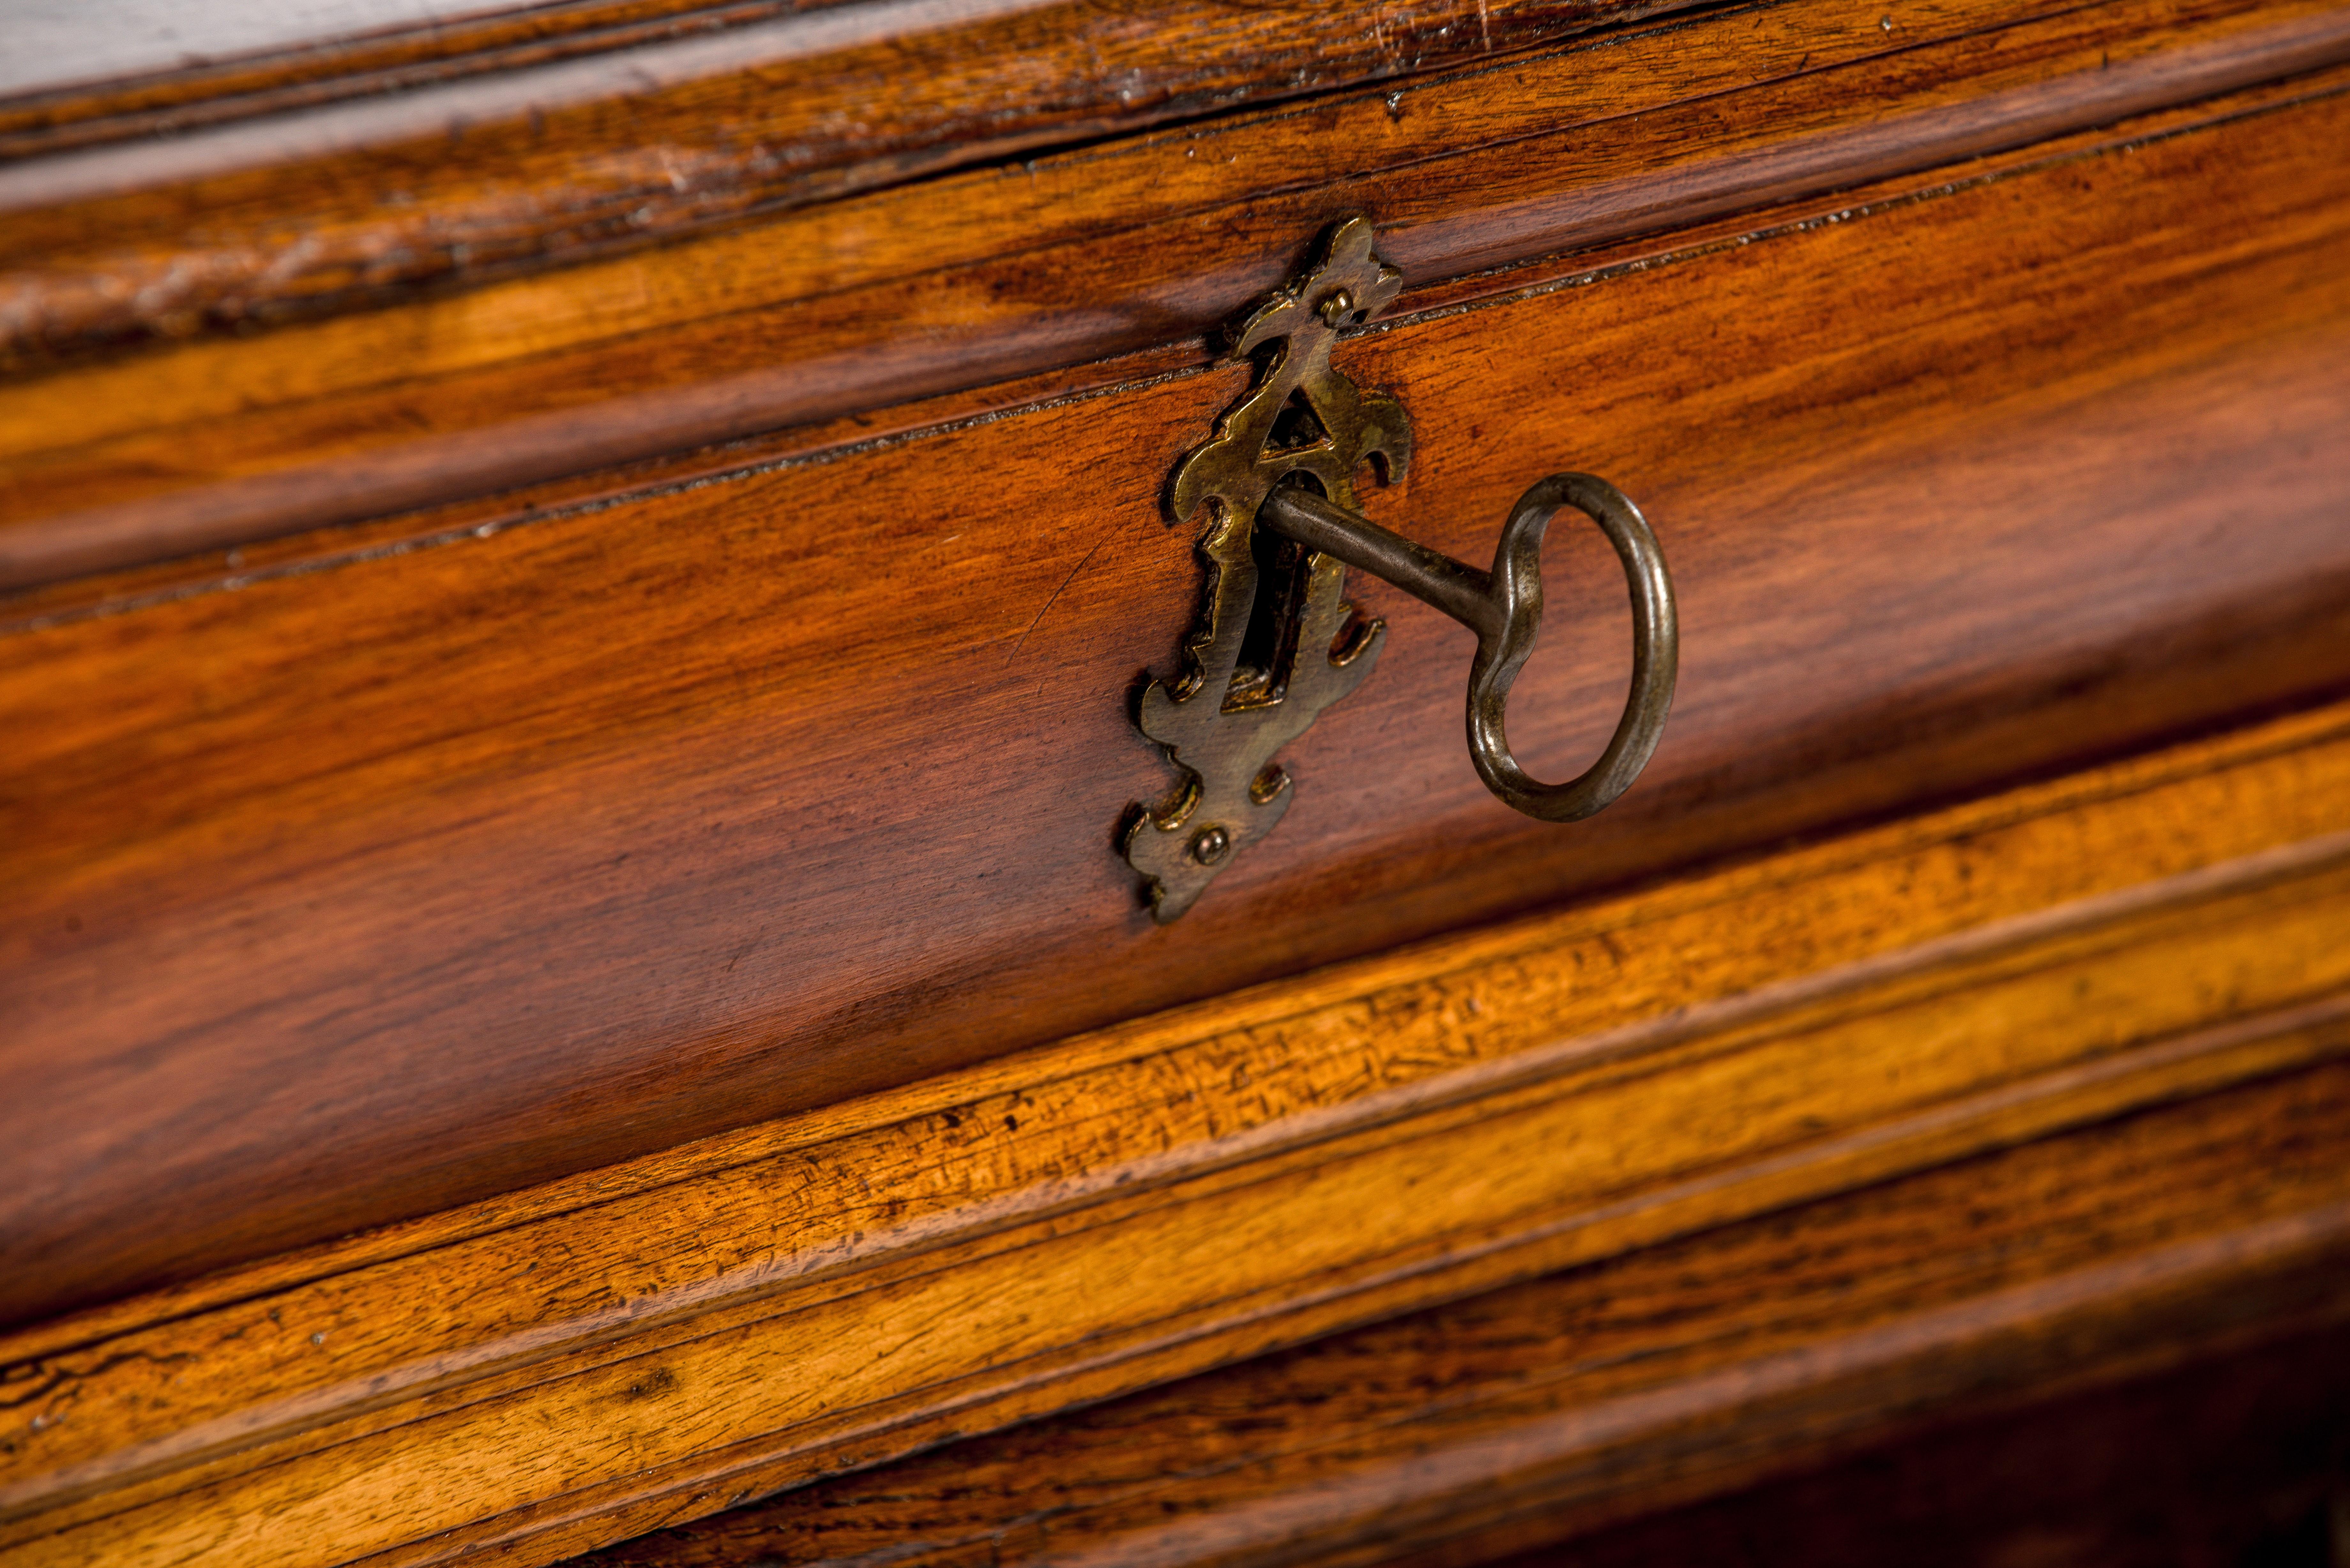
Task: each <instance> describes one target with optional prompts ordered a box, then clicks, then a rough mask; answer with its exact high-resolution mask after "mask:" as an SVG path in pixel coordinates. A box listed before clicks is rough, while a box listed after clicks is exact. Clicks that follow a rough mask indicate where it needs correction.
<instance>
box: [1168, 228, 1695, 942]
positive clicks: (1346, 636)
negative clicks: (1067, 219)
mask: <svg viewBox="0 0 2350 1568" xmlns="http://www.w3.org/2000/svg"><path fill="white" fill-rule="evenodd" d="M1371 242H1372V233H1371V225H1370V223H1369V221H1368V220H1367V219H1365V218H1361V217H1354V218H1349V219H1347V220H1346V221H1345V222H1344V223H1339V224H1338V225H1337V226H1336V227H1335V228H1334V229H1332V230H1331V231H1330V233H1329V234H1327V235H1326V236H1325V238H1324V240H1323V243H1322V245H1321V248H1320V254H1319V255H1318V257H1317V258H1316V260H1315V264H1314V265H1313V266H1311V267H1310V268H1308V269H1307V271H1306V273H1305V275H1304V276H1303V277H1301V278H1300V279H1299V280H1298V281H1297V282H1296V283H1295V284H1293V285H1292V286H1289V287H1288V288H1285V289H1283V290H1281V291H1280V292H1278V293H1276V294H1274V296H1272V297H1270V298H1269V299H1267V300H1266V301H1265V302H1264V303H1263V304H1262V305H1260V306H1258V307H1257V308H1256V309H1255V310H1254V311H1253V312H1252V313H1251V314H1250V316H1249V317H1248V318H1247V320H1246V321H1245V322H1243V324H1242V327H1241V329H1240V331H1239V332H1238V334H1237V335H1236V336H1235V337H1234V340H1233V346H1232V358H1255V359H1256V360H1257V363H1258V372H1257V375H1256V378H1255V380H1254V381H1253V384H1252V385H1251V386H1250V388H1249V389H1248V391H1247V392H1246V393H1245V394H1243V396H1242V398H1241V400H1239V401H1238V402H1236V403H1234V404H1233V405H1232V408H1230V409H1229V410H1225V412H1224V414H1223V416H1222V418H1220V419H1219V420H1218V421H1216V427H1215V433H1214V435H1213V437H1212V438H1211V440H1210V441H1207V442H1206V443H1204V444H1203V445H1201V446H1199V447H1197V448H1194V449H1193V450H1192V451H1191V452H1189V453H1187V454H1186V455H1185V456H1184V458H1183V460H1182V462H1180V463H1179V464H1178V465H1177V466H1176V469H1175V473H1174V477H1173V479H1172V482H1171V483H1170V485H1169V487H1168V510H1169V512H1170V514H1172V516H1173V518H1174V520H1175V521H1176V522H1178V523H1182V522H1187V521H1190V520H1191V518H1193V517H1194V516H1196V515H1198V514H1200V513H1201V511H1202V510H1203V509H1204V510H1205V511H1206V512H1207V514H1208V519H1209V527H1208V532H1207V535H1206V537H1205V539H1204V540H1203V541H1202V542H1201V555H1203V556H1205V557H1206V558H1207V563H1208V569H1209V576H1210V580H1209V587H1208V603H1207V610H1206V613H1205V615H1204V616H1203V617H1202V618H1201V622H1200V624H1199V626H1198V627H1197V628H1195V629H1194V630H1193V632H1192V633H1191V636H1190V637H1189V638H1188V639H1186V640H1185V643H1184V663H1185V669H1184V673H1183V675H1182V676H1181V677H1180V679H1179V680H1176V681H1174V682H1173V683H1172V684H1171V685H1170V683H1168V682H1165V681H1159V680H1154V681H1152V682H1151V683H1150V685H1149V688H1148V689H1147V690H1146V691H1144V692H1143V695H1142V701H1141V705H1140V709H1139V712H1138V713H1137V715H1136V722H1137V724H1138V725H1139V727H1140V728H1141V730H1142V732H1143V733H1144V734H1145V735H1147V736H1149V738H1150V739H1151V740H1153V741H1156V742H1159V744H1160V745H1162V746H1164V747H1165V748H1166V749H1167V754H1168V757H1169V760H1170V761H1171V762H1172V763H1175V765H1176V766H1177V767H1178V768H1180V769H1181V770H1182V775H1183V777H1182V782H1181V783H1180V784H1179V785H1178V786H1177V788H1176V791H1175V793H1174V794H1173V795H1172V796H1171V797H1170V799H1169V800H1168V801H1167V802H1166V803H1164V804H1162V805H1160V806H1159V807H1158V808H1157V809H1155V810H1140V809H1137V810H1136V811H1135V813H1134V816H1133V820H1132V821H1131V823H1130V824H1129V825H1128V828H1127V832H1126V857H1127V859H1128V862H1129V863H1130V864H1131V865H1132V866H1133V867H1135V869H1136V870H1138V871H1140V872H1141V873H1142V874H1143V875H1144V876H1145V877H1148V878H1149V889H1150V900H1151V908H1152V910H1153V912H1154V913H1155V914H1156V915H1157V917H1158V919H1159V921H1160V923H1162V924H1164V923H1165V922H1167V921H1170V920H1173V919H1177V918H1179V917H1180V915H1181V914H1182V913H1183V911H1184V910H1186V909H1190V908H1191V905H1192V903H1193V902H1194V901H1195V900H1196V899H1197V898H1199V896H1200V895H1201V892H1203V891H1205V890H1206V888H1207V886H1208V883H1209V882H1210V881H1211V880H1212V879H1213V878H1214V877H1215V875H1216V873H1217V872H1219V871H1221V870H1222V868H1223V867H1226V866H1228V865H1230V864H1231V863H1232V859H1233V857H1235V856H1237V855H1238V854H1239V853H1240V852H1241V851H1242V850H1243V849H1245V848H1247V847H1248V846H1250V845H1252V844H1253V843H1255V842H1256V841H1257V840H1258V839H1260V838H1263V836H1265V835H1266V834H1267V833H1269V832H1271V831H1272V830H1273V827H1274V825H1275V824H1276V823H1278V822H1279V821H1280V820H1281V818H1282V816H1283V815H1284V813H1286V812H1287V811H1288V809H1289V802H1290V796H1291V788H1290V782H1289V778H1288V776H1287V775H1286V774H1284V773H1283V771H1282V770H1281V768H1280V767H1279V765H1278V764H1276V763H1274V760H1273V759H1274V753H1276V752H1278V751H1279V750H1280V749H1281V748H1282V747H1283V746H1284V745H1286V744H1288V743H1289V742H1291V741H1293V740H1295V739H1296V737H1297V736H1299V735H1300V734H1303V733H1304V732H1305V730H1306V728H1307V727H1308V726H1309V725H1311V724H1312V723H1313V722H1314V720H1315V717H1316V716H1317V715H1319V714H1320V712H1321V711H1322V710H1323V709H1325V708H1326V707H1328V706H1329V705H1330V704H1331V703H1333V702H1335V701H1337V700H1338V699H1339V698H1341V697H1344V696H1345V695H1346V694H1347V692H1349V691H1353V690H1354V689H1355V688H1356V686H1357V685H1359V684H1360V683H1361V682H1362V680H1363V678H1364V677H1365V676H1367V675H1368V674H1369V673H1370V670H1371V666H1372V664H1373V663H1374V662H1375V661H1376V659H1378V650H1379V648H1380V646H1381V645H1382V643H1383V642H1384V640H1385V638H1386V633H1387V627H1386V623H1384V622H1382V621H1377V620H1369V621H1357V620H1356V619H1355V618H1354V611H1353V608H1352V607H1351V606H1349V605H1347V604H1346V603H1345V602H1344V601H1343V599H1342V598H1341V597H1340V595H1341V594H1342V592H1343V591H1344V588H1345V585H1346V572H1345V568H1346V566H1358V567H1360V568H1362V569H1363V570H1365V571H1367V572H1370V573H1372V574H1374V575H1375V576H1380V577H1384V578H1386V579H1387V580H1388V581H1389V582H1391V583H1394V584H1395V585H1396V586H1397V587H1401V588H1403V589H1404V590H1405V591H1406V592H1408V593H1410V594H1411V595H1413V596H1414V597H1417V598H1419V599H1421V600H1423V601H1425V602H1426V603H1428V604H1430V605H1432V606H1434V607H1436V608H1438V609H1440V610H1442V611H1443V612H1444V613H1445V614H1447V615H1449V616H1451V617H1452V618H1454V619H1456V620H1458V621H1460V622H1461V623H1462V624H1463V625H1465V626H1467V627H1468V628H1470V629H1471V630H1472V631H1474V632H1475V633H1476V634H1477V658H1476V660H1475V662H1474V663H1473V664H1472V665H1471V670H1470V676H1469V752H1470V756H1471V760H1472V761H1473V762H1474V763H1475V764H1476V768H1477V772H1478V774H1479V776H1480V777H1482V778H1483V779H1484V781H1485V783H1486V785H1487V787H1489V788H1490V789H1492V792H1493V793H1494V794H1496V795H1498V796H1500V797H1501V798H1502V799H1503V801H1505V802H1507V803H1508V804H1509V805H1511V806H1513V807H1514V808H1515V809H1517V810H1519V811H1521V812H1523V813H1525V814H1526V815H1530V816H1534V817H1538V818H1540V819H1541V820H1543V821H1545V822H1573V821H1575V820H1577V819H1579V818H1582V817H1586V816H1589V815H1592V814H1593V813H1594V812H1596V811H1598V810H1600V809H1601V808H1602V807H1604V806H1606V805H1607V804H1608V803H1609V802H1610V801H1613V800H1614V799H1615V798H1616V797H1617V795H1619V794H1623V792H1624V791H1625V790H1626V789H1627V787H1629V786H1630V784H1631V783H1632V781H1633V780H1634V779H1635V778H1637V777H1638V775H1639V773H1640V770H1641V769H1642V768H1643V767H1644V766H1646V765H1647V763H1648V757H1649V755H1650V754H1651V753H1653V752H1654V751H1655V750H1656V747H1657V741H1658V739H1659V736H1660V735H1661V734H1662V732H1663V730H1664V723H1665V717H1666V714H1667V712H1668V711H1669V708H1670V707H1671V704H1672V694H1673V680H1674V675H1675V670H1676V666H1677V663H1678V657H1679V634H1678V629H1677V621H1676V617H1675V613H1674V607H1673V596H1672V583H1671V580H1670V578H1669V576H1668V575H1667V573H1666V570H1665V562H1664V556H1663V553H1662V552H1661V551H1660V550H1659V547H1658V545H1657V539H1656V535H1655V534H1654V533H1653V532H1651V531H1650V529H1649V527H1648V521H1647V520H1646V519H1645V518H1643V517H1642V516H1641V515H1640V511H1639V508H1638V507H1637V506H1635V505H1633V504H1632V503H1631V502H1630V501H1629V500H1628V499H1627V498H1626V497H1625V495H1624V494H1623V493H1622V492H1620V491H1618V490H1617V489H1616V487H1615V486H1613V485H1611V484H1609V483H1607V482H1606V481H1605V480H1601V479H1596V478H1594V477H1592V476H1591V475H1589V474H1555V475H1553V476H1551V477H1550V478H1548V479H1544V480H1543V481H1541V482H1540V483H1536V484H1535V485H1534V487H1533V488H1532V489H1530V490H1528V491H1527V492H1526V493H1525V494H1524V495H1523V496H1522V497H1520V499H1519V501H1518V504H1517V505H1516V506H1515V507H1513V509H1512V511H1511V514H1510V519H1509V521H1508V523H1507V524H1504V525H1503V530H1502V541H1501V545H1500V547H1499V548H1498V549H1497V550H1496V552H1495V554H1494V557H1493V569H1492V571H1491V572H1484V571H1481V570H1479V569H1478V568H1476V567H1474V566H1466V565H1463V564H1462V563H1461V562H1459V561H1455V560H1453V559H1451V557H1450V556H1443V555H1440V554H1439V553H1437V552H1436V551H1433V550H1430V549H1426V548H1424V547H1422V546H1420V545H1415V544H1413V543H1412V542H1411V541H1410V540H1409V539H1406V538H1404V537H1403V536H1402V535H1398V534H1395V533H1392V532H1390V531H1389V530H1388V529H1385V528H1382V527H1380V526H1379V525H1378V524H1376V523H1373V522H1371V521H1369V520H1368V519H1367V518H1365V517H1362V516H1360V515H1359V514H1357V513H1356V511H1355V510H1354V508H1355V504H1356V503H1355V492H1354V482H1355V478H1356V475H1357V473H1359V472H1362V471H1363V469H1364V467H1365V466H1366V465H1371V466H1373V467H1375V468H1376V469H1378V472H1380V474H1381V475H1382V477H1383V478H1384V479H1386V480H1388V481H1392V480H1394V479H1397V478H1399V477H1401V476H1402V474H1403V472H1404V469H1405V467H1406V465H1407V464H1408V463H1409V462H1410V460H1411V424H1410V421H1409V419H1408V418H1407V416H1406V415H1405V413H1404V410H1403V406H1402V405H1401V404H1400V403H1399V402H1398V401H1397V400H1395V399H1394V398H1392V397H1389V396H1388V395H1387V394H1386V393H1384V392H1375V391H1374V392H1367V391H1363V390H1361V389H1358V388H1357V387H1356V386H1355V385H1354V383H1353V382H1351V381H1349V380H1347V379H1346V378H1345V377H1344V376H1341V375H1339V374H1338V373H1337V372H1336V370H1334V369H1331V367H1330V348H1331V345H1332V344H1333V343H1334V342H1336V339H1337V336H1338V331H1339V328H1341V327H1345V326H1348V325H1352V324H1356V323H1359V322H1362V321H1364V320H1367V319H1368V318H1369V317H1371V316H1373V315H1375V314H1377V313H1378V311H1380V310H1382V309H1384V308H1385V307H1386V306H1388V304H1389V303H1390V302H1392V301H1393V300H1394V298H1395V296H1396V295H1397V294H1398V292H1399V291H1400V289H1401V288H1402V286H1403V279H1402V276H1401V275H1400V274H1399V273H1397V272H1396V271H1395V270H1394V269H1393V268H1390V267H1388V266H1387V265H1384V264H1383V263H1381V262H1380V261H1379V259H1378V256H1377V255H1376V254H1373V252H1372V248H1371ZM1562 506H1571V507H1574V508H1575V509H1576V510H1578V511H1581V512H1584V513H1586V514H1589V515H1590V516H1591V517H1592V518H1593V519H1594V520H1595V521H1596V522H1597V523H1598V524H1599V525H1600V527H1601V528H1602V529H1603V530H1604V531H1605V532H1606V533H1607V536H1608V538H1609V540H1610V541H1611V542H1613V543H1614V545H1615V546H1616V550H1617V556H1619V557H1620V558H1621V559H1622V561H1623V563H1624V570H1625V575H1626V576H1627V579H1628V580H1629V583H1630V586H1631V592H1632V617H1633V670H1632V691H1631V698H1630V701H1628V702H1627V704H1626V707H1625V711H1624V715H1623V717H1622V719H1621V720H1619V721H1618V722H1617V726H1616V733H1615V735H1614V737H1613V738H1612V739H1611V740H1610V741H1609V742H1608V744H1607V750H1606V751H1605V752H1604V753H1602V754H1601V756H1600V759H1599V761H1598V762H1597V763H1595V764H1593V766H1592V767H1591V768H1590V769H1589V770H1587V771H1586V773H1584V774H1582V775H1581V776H1579V777H1577V778H1575V779H1574V780H1572V781H1571V782H1569V783H1567V784H1542V783H1540V782H1539V781H1537V780H1535V779H1534V778H1532V777H1530V776H1529V775H1528V774H1526V773H1525V772H1524V770H1523V769H1522V768H1520V767H1519V766H1518V764H1517V762H1516V759H1515V758H1513V756H1512V755H1511V753H1510V748H1509V739H1508V735H1507V732H1506V729H1505V725H1504V717H1505V711H1506V707H1507V703H1508V699H1509V691H1510V686H1511V683H1512V682H1513V680H1515V679H1516V678H1517V673H1518V671H1519V670H1520V669H1521V668H1523V665H1524V664H1525V661H1526V659H1528V657H1530V656H1531V655H1532V654H1533V652H1534V637H1535V633H1536V631H1537V629H1538V628H1539V626H1540V624H1541V619H1542V573H1541V562H1540V553H1541V549H1542V543H1543V538H1544V534H1545V532H1546V531H1547V529H1548V527H1549V524H1550V520H1551V518H1552V516H1553V515H1554V514H1555V513H1556V512H1557V511H1558V510H1559V509H1560V508H1561V507H1562ZM1350 623H1351V624H1350Z"/></svg>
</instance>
